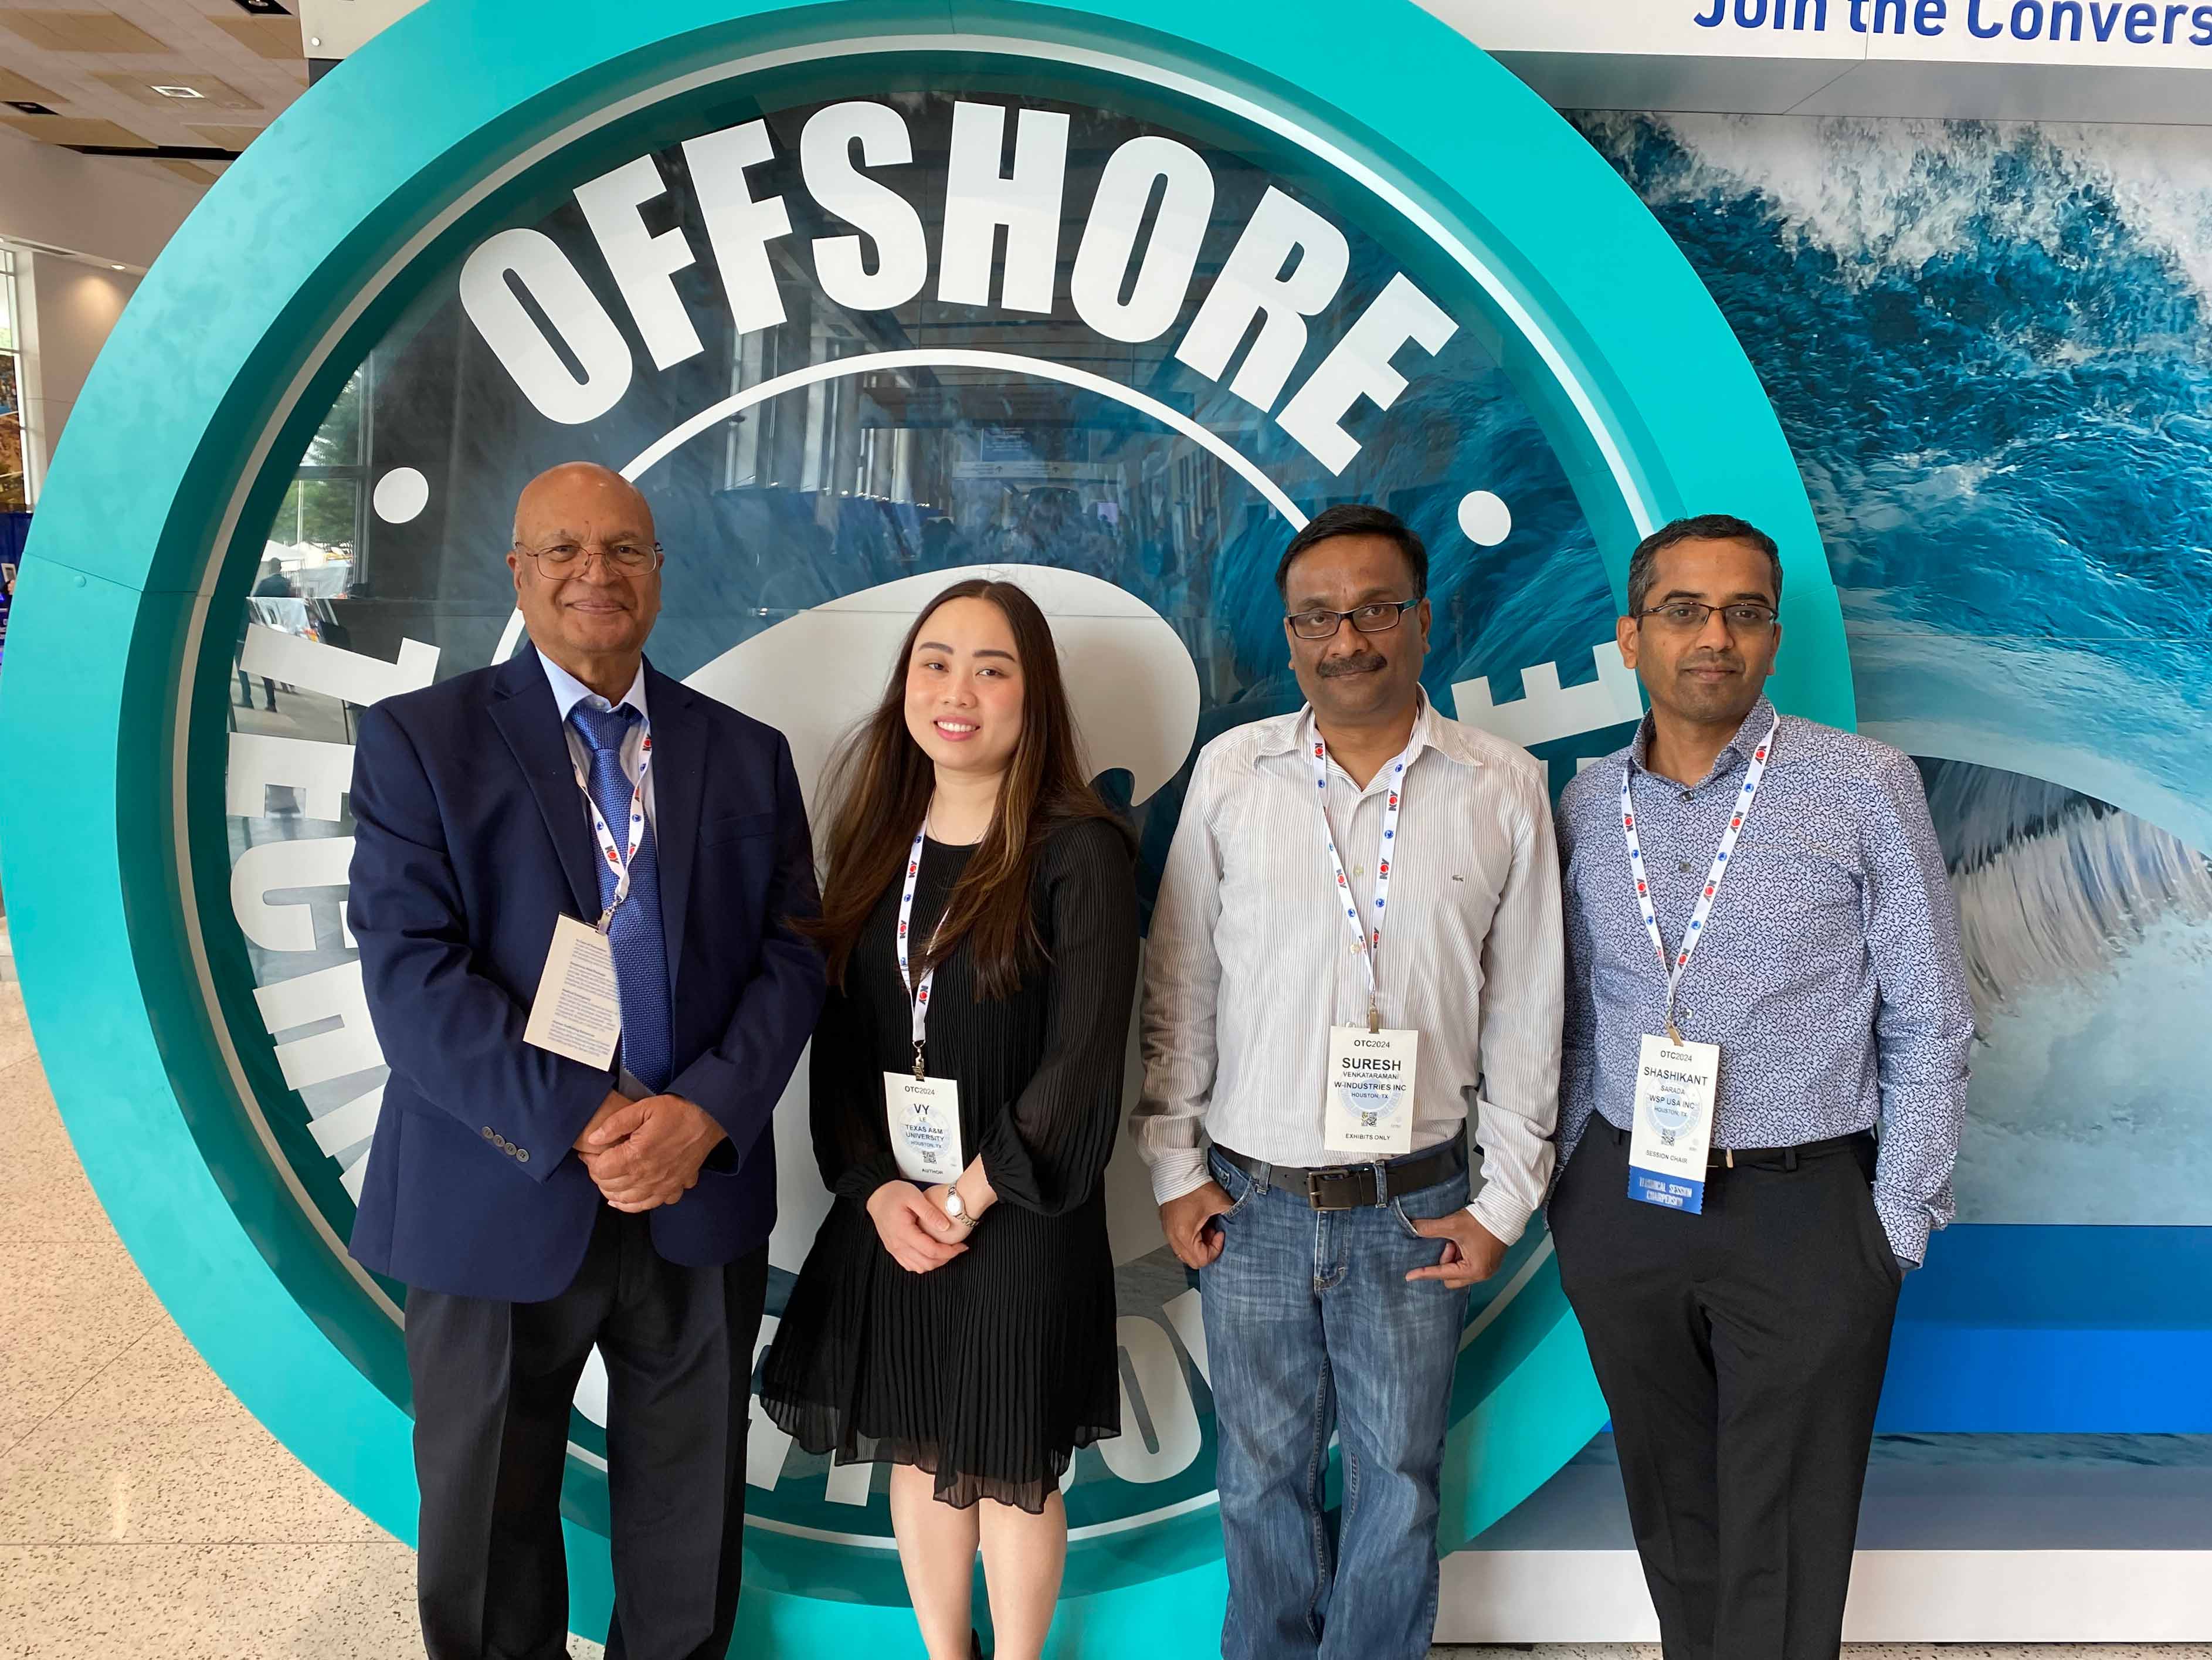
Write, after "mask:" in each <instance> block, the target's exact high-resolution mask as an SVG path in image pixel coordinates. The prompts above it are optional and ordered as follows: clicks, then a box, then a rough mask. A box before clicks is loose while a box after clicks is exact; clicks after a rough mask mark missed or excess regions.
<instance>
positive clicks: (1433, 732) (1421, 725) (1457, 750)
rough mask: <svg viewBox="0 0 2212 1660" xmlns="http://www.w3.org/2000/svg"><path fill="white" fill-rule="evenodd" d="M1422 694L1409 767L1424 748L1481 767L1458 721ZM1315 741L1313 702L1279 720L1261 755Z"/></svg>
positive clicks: (1408, 752)
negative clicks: (1284, 719)
mask: <svg viewBox="0 0 2212 1660" xmlns="http://www.w3.org/2000/svg"><path fill="white" fill-rule="evenodd" d="M1415 690H1417V691H1418V692H1419V696H1420V700H1421V708H1420V713H1419V714H1416V715H1415V716H1414V717H1413V741H1412V742H1411V743H1410V744H1408V745H1407V750H1406V755H1407V760H1406V764H1407V766H1408V767H1410V766H1412V765H1413V763H1414V762H1415V761H1417V760H1419V758H1420V755H1421V751H1424V750H1431V749H1432V750H1434V751H1436V752H1437V754H1439V755H1442V756H1444V757H1448V758H1449V759H1451V760H1454V761H1456V762H1458V763H1460V764H1461V765H1462V766H1468V767H1479V766H1480V765H1481V764H1482V757H1480V755H1478V754H1476V753H1475V751H1474V746H1473V745H1470V744H1469V743H1468V741H1467V737H1466V734H1465V733H1462V731H1461V730H1460V727H1459V723H1458V722H1457V721H1447V720H1446V719H1445V718H1444V717H1443V714H1442V713H1441V712H1440V711H1439V710H1438V709H1437V706H1436V704H1435V703H1434V702H1432V701H1431V699H1430V696H1429V694H1428V692H1427V690H1425V689H1424V688H1418V687H1417V688H1416V689H1415ZM1313 741H1314V713H1313V705H1312V704H1310V703H1309V704H1307V705H1306V706H1305V707H1304V708H1302V709H1300V710H1299V711H1298V712H1297V715H1296V716H1295V717H1294V718H1292V719H1291V720H1288V721H1278V722H1276V723H1275V727H1274V730H1273V731H1272V732H1270V733H1268V734H1267V736H1266V737H1265V738H1264V739H1261V744H1260V751H1259V753H1260V755H1261V757H1263V758H1264V757H1267V756H1273V755H1291V754H1295V753H1297V752H1299V751H1304V750H1308V749H1310V748H1311V747H1312V746H1313Z"/></svg>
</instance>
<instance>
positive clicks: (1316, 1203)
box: [1306, 1164, 1366, 1210]
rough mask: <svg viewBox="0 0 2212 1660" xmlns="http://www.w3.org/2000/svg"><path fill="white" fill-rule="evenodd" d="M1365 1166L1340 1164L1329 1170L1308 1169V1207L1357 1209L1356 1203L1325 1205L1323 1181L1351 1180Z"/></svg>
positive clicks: (1314, 1208)
mask: <svg viewBox="0 0 2212 1660" xmlns="http://www.w3.org/2000/svg"><path fill="white" fill-rule="evenodd" d="M1365 1168H1366V1166H1364V1165H1354V1164H1339V1165H1336V1166H1335V1167H1334V1168H1333V1169H1329V1170H1311V1171H1307V1172H1306V1205H1307V1207H1309V1208H1310V1209H1312V1210H1357V1209H1358V1206H1356V1205H1324V1204H1323V1203H1322V1183H1324V1182H1334V1181H1349V1180H1351V1179H1352V1177H1356V1176H1358V1174H1359V1172H1360V1171H1362V1170H1364V1169H1365Z"/></svg>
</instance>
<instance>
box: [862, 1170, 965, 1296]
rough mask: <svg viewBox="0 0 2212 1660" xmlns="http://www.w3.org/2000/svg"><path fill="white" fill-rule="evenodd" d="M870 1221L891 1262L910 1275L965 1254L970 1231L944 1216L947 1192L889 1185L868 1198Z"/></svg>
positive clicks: (903, 1184)
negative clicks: (888, 1253) (889, 1255)
mask: <svg viewBox="0 0 2212 1660" xmlns="http://www.w3.org/2000/svg"><path fill="white" fill-rule="evenodd" d="M868 1218H869V1219H870V1220H871V1221H872V1222H873V1223H874V1224H875V1225H876V1237H878V1238H879V1239H881V1240H882V1241H883V1242H884V1250H887V1251H889V1252H890V1254H891V1260H892V1261H893V1262H896V1263H897V1264H898V1265H899V1266H900V1267H901V1268H904V1269H905V1270H906V1271H907V1272H908V1274H927V1273H928V1272H930V1270H931V1269H933V1268H943V1267H944V1266H945V1264H946V1263H947V1262H951V1261H952V1259H953V1258H954V1257H956V1256H963V1255H964V1254H965V1253H966V1251H967V1250H968V1247H967V1245H966V1243H964V1242H965V1240H966V1239H967V1237H968V1235H969V1231H970V1230H969V1228H968V1227H965V1226H963V1225H961V1224H960V1223H957V1222H956V1221H954V1220H953V1219H951V1217H949V1216H947V1215H946V1214H945V1189H943V1188H941V1187H939V1188H932V1189H929V1190H928V1191H927V1192H926V1193H925V1192H924V1191H923V1190H922V1189H920V1188H917V1187H915V1185H914V1183H911V1182H906V1181H893V1182H886V1183H884V1184H883V1186H881V1187H879V1188H878V1189H876V1190H875V1191H874V1192H873V1193H872V1194H870V1195H868Z"/></svg>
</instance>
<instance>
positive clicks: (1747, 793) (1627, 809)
mask: <svg viewBox="0 0 2212 1660" xmlns="http://www.w3.org/2000/svg"><path fill="white" fill-rule="evenodd" d="M1781 730H1782V717H1781V716H1780V715H1779V714H1778V715H1776V716H1775V717H1774V724H1773V725H1772V726H1771V727H1768V728H1767V729H1766V736H1765V737H1764V738H1762V739H1759V747H1758V748H1757V749H1755V750H1753V751H1752V752H1751V764H1750V765H1749V766H1747V767H1746V768H1745V769H1743V788H1742V790H1741V792H1740V793H1739V794H1737V796H1736V800H1735V811H1734V812H1731V813H1730V814H1729V822H1728V828H1727V829H1726V830H1723V831H1722V832H1721V844H1720V848H1719V850H1718V851H1717V852H1716V853H1715V854H1713V865H1712V868H1711V870H1709V871H1707V872H1706V873H1705V891H1704V892H1703V893H1701V894H1699V896H1698V907H1697V909H1695V910H1694V911H1692V912H1691V913H1690V929H1689V932H1688V933H1685V934H1684V935H1683V936H1682V949H1681V950H1680V951H1679V952H1676V953H1675V955H1674V966H1673V967H1671V968H1669V967H1668V961H1667V942H1666V941H1665V940H1664V939H1661V938H1660V935H1659V913H1658V910H1657V909H1656V907H1655V905H1654V903H1653V902H1652V898H1651V884H1650V881H1648V880H1647V879H1645V876H1644V845H1643V843H1642V842H1640V841H1639V840H1638V838H1637V835H1636V803H1635V801H1634V800H1632V797H1631V796H1630V794H1629V781H1630V780H1631V779H1632V777H1634V776H1635V774H1636V763H1635V762H1633V761H1628V762H1624V763H1622V765H1621V769H1620V828H1621V833H1622V835H1623V836H1626V838H1627V841H1628V873H1629V874H1630V875H1631V876H1633V877H1634V878H1635V879H1636V903H1637V904H1638V908H1639V909H1642V911H1643V912H1644V933H1648V934H1650V936H1651V949H1652V950H1653V951H1654V952H1657V953H1658V957H1659V967H1660V970H1661V971H1662V972H1663V973H1664V974H1665V975H1666V976H1667V1036H1668V1038H1670V1039H1671V1040H1672V1041H1673V1042H1674V1043H1677V1044H1680V1043H1681V1041H1682V1034H1681V1033H1680V1032H1679V1031H1675V1030H1674V993H1675V991H1676V990H1677V989H1678V988H1680V985H1681V983H1682V975H1683V971H1684V970H1686V969H1687V968H1688V967H1689V966H1690V958H1691V956H1692V953H1694V952H1696V951H1697V949H1698V941H1699V940H1700V939H1703V938H1704V937H1705V919H1706V918H1707V917H1709V916H1711V915H1712V913H1713V896H1714V895H1715V894H1717V893H1718V892H1719V891H1720V888H1721V879H1722V878H1723V876H1725V875H1726V874H1727V873H1728V861H1729V855H1730V854H1733V853H1735V840H1736V837H1737V836H1741V834H1742V833H1743V821H1744V820H1745V819H1746V818H1748V817H1749V816H1750V814H1751V804H1752V803H1753V801H1755V800H1758V799H1759V785H1760V783H1761V782H1762V781H1765V777H1766V758H1767V757H1768V756H1769V755H1771V754H1772V753H1773V751H1774V735H1775V733H1778V732H1780V731H1781Z"/></svg>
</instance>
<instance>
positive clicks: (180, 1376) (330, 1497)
mask: <svg viewBox="0 0 2212 1660" xmlns="http://www.w3.org/2000/svg"><path fill="white" fill-rule="evenodd" d="M389 1539H390V1535H387V1534H386V1533H385V1532H384V1530H383V1529H380V1528H379V1527H378V1526H377V1525H376V1524H375V1523H373V1522H371V1521H370V1520H369V1519H368V1517H365V1516H363V1515H362V1513H361V1512H360V1511H356V1509H354V1508H353V1506H352V1505H349V1504H347V1503H346V1501H345V1500H344V1499H341V1498H340V1497H339V1496H338V1495H337V1493H334V1492H332V1491H331V1489H330V1488H329V1487H325V1486H324V1485H323V1483H322V1482H321V1481H319V1480H318V1479H317V1478H316V1477H315V1476H314V1475H313V1474H312V1473H311V1472H310V1471H309V1470H308V1469H307V1467H306V1466H305V1465H304V1464H302V1463H301V1462H299V1460H297V1459H296V1458H295V1457H293V1456H292V1455H291V1454H290V1453H289V1452H287V1451H286V1450H284V1448H283V1446H282V1445H281V1444H279V1443H278V1442H277V1441H276V1438H275V1437H273V1436H271V1435H270V1433H269V1432H268V1431H266V1430H264V1428H262V1426H260V1424H259V1423H258V1422H257V1421H255V1420H254V1418H253V1416H252V1414H250V1413H249V1412H247V1411H246V1408H245V1407H244V1406H242V1405H241V1404H240V1402H239V1401H238V1399H237V1397H236V1396H234V1395H232V1394H231V1393H230V1391H229V1390H228V1389H226V1388H225V1387H224V1386H223V1384H222V1382H221V1380H219V1379H218V1378H217V1377H216V1376H215V1374H214V1373H213V1372H212V1371H210V1370H209V1369H208V1367H207V1365H206V1364H205V1363H204V1361H202V1360H201V1359H200V1358H199V1356H198V1355H197V1353H194V1352H193V1351H192V1348H191V1345H190V1344H189V1343H187V1342H186V1341H185V1338H184V1335H183V1334H182V1333H181V1332H179V1330H178V1329H176V1327H175V1326H174V1325H173V1323H170V1322H169V1321H168V1320H167V1318H166V1317H165V1318H163V1319H161V1320H160V1321H159V1322H158V1323H156V1324H155V1327H154V1328H153V1329H151V1330H149V1331H148V1332H147V1333H146V1335H144V1336H143V1337H142V1338H140V1339H139V1341H137V1343H135V1344H133V1345H132V1346H131V1347H130V1348H129V1349H127V1350H126V1351H125V1353H123V1354H122V1355H121V1356H120V1357H119V1358H118V1359H117V1360H116V1362H115V1363H114V1364H113V1365H110V1366H109V1367H107V1368H106V1370H105V1371H102V1372H100V1375H99V1376H98V1377H95V1378H94V1380H93V1381H92V1382H91V1383H89V1384H88V1385H87V1386H86V1387H85V1388H84V1389H82V1390H80V1391H79V1392H78V1393H77V1394H76V1395H74V1396H72V1397H71V1398H70V1400H69V1402H67V1403H66V1404H65V1405H64V1406H63V1407H62V1408H60V1409H59V1410H58V1411H57V1412H55V1413H54V1414H52V1416H51V1417H49V1418H47V1419H46V1420H45V1421H44V1422H43V1423H41V1424H40V1425H39V1426H38V1427H37V1428H36V1429H35V1430H33V1431H32V1432H31V1433H30V1434H28V1435H27V1436H26V1437H24V1438H23V1439H21V1441H19V1442H17V1443H16V1444H15V1446H14V1447H13V1448H11V1449H10V1450H9V1451H8V1452H7V1453H5V1454H4V1455H0V1541H4V1542H6V1543H8V1544H13V1545H46V1544H73V1543H88V1542H92V1541H131V1542H139V1543H162V1544H216V1543H223V1542H255V1543H267V1542H275V1541H291V1542H296V1543H333V1542H358V1543H374V1542H380V1541H389Z"/></svg>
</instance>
